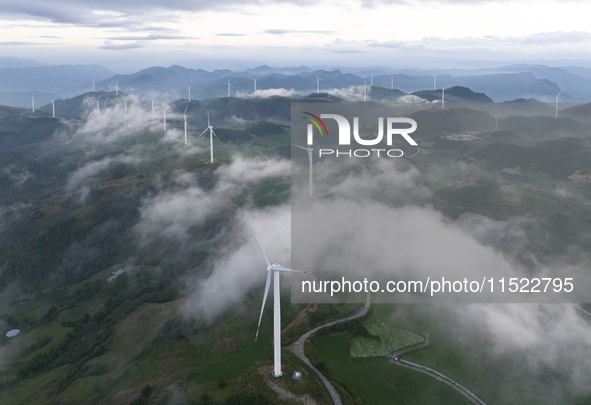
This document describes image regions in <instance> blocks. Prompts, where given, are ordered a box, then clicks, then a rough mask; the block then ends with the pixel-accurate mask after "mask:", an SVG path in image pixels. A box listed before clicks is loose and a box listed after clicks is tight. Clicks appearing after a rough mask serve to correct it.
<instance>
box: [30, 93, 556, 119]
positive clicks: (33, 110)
mask: <svg viewBox="0 0 591 405" xmlns="http://www.w3.org/2000/svg"><path fill="white" fill-rule="evenodd" d="M564 89H566V87H565V88H564ZM564 89H562V90H560V93H558V94H557V95H556V117H555V118H558V101H560V102H561V103H562V100H560V97H559V96H560V95H561V94H562V92H563V91H564ZM33 111H35V109H33Z"/></svg>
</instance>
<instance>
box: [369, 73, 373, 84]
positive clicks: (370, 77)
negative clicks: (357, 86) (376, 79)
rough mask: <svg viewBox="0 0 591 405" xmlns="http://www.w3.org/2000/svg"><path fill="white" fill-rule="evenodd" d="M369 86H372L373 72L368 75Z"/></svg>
mask: <svg viewBox="0 0 591 405" xmlns="http://www.w3.org/2000/svg"><path fill="white" fill-rule="evenodd" d="M369 87H373V73H372V74H370V75H369Z"/></svg>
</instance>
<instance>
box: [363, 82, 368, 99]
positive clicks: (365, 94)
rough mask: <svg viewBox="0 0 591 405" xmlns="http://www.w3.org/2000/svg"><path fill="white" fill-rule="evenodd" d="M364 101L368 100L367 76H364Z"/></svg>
mask: <svg viewBox="0 0 591 405" xmlns="http://www.w3.org/2000/svg"><path fill="white" fill-rule="evenodd" d="M363 102H364V103H365V102H367V78H363Z"/></svg>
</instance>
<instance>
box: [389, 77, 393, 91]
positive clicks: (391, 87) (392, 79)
mask: <svg viewBox="0 0 591 405" xmlns="http://www.w3.org/2000/svg"><path fill="white" fill-rule="evenodd" d="M390 78H391V79H392V87H390V88H391V89H392V90H394V76H392V75H390Z"/></svg>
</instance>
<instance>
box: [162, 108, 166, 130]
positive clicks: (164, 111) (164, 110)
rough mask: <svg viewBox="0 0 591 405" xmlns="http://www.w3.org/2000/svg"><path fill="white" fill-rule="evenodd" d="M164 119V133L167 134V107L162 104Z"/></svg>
mask: <svg viewBox="0 0 591 405" xmlns="http://www.w3.org/2000/svg"><path fill="white" fill-rule="evenodd" d="M162 118H163V119H164V132H166V106H165V105H164V104H162Z"/></svg>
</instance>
